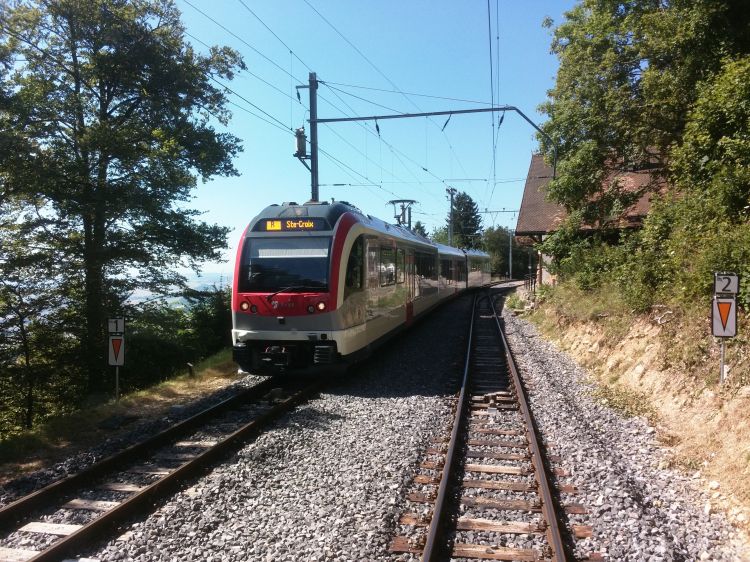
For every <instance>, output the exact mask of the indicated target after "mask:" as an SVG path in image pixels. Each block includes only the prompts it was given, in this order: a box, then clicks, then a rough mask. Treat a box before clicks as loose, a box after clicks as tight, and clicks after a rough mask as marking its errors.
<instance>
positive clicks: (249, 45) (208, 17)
mask: <svg viewBox="0 0 750 562" xmlns="http://www.w3.org/2000/svg"><path fill="white" fill-rule="evenodd" d="M182 1H183V2H185V4H187V5H188V6H190V7H191V8H193V9H194V10H195V11H196V12H198V13H199V14H201V15H202V16H203V17H205V18H206V19H208V20H210V21H212V22H213V23H214V24H216V25H218V26H219V27H220V28H221V29H223V30H224V31H226V32H227V33H229V35H231V36H232V37H234V38H235V39H237V40H238V41H240V42H241V43H242V44H244V45H246V46H247V47H248V48H249V49H252V51H253V52H255V53H256V54H257V55H259V56H260V57H262V58H263V59H265V60H266V61H267V62H269V63H270V64H272V65H273V66H275V67H276V68H278V69H279V70H280V71H281V72H283V73H284V74H286V75H287V76H291V77H292V78H294V79H295V80H297V82H302V80H300V79H299V78H297V77H296V76H294V75H293V74H291V73H290V72H289V71H288V70H287V69H285V68H284V67H283V66H281V65H280V64H279V63H277V62H276V61H274V60H273V59H271V58H270V57H268V56H267V55H265V54H264V53H262V52H261V51H259V50H258V49H256V48H255V47H253V46H252V45H251V44H250V43H248V42H247V41H245V40H244V39H243V38H242V37H240V36H239V35H237V34H236V33H234V32H233V31H232V30H230V29H229V28H227V27H226V26H224V25H222V24H221V23H220V22H218V21H217V20H216V19H214V18H212V17H211V16H209V15H208V14H207V13H206V12H204V11H203V10H201V9H200V8H198V7H197V6H196V5H195V4H193V3H192V2H190V0H182ZM303 64H304V63H303Z"/></svg>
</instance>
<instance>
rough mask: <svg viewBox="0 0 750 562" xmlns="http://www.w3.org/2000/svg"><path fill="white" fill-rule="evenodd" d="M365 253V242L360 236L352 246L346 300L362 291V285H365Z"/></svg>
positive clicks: (345, 282)
mask: <svg viewBox="0 0 750 562" xmlns="http://www.w3.org/2000/svg"><path fill="white" fill-rule="evenodd" d="M364 253H365V241H364V238H363V237H362V236H359V237H358V238H357V239H356V240H355V241H354V244H353V245H352V251H351V253H350V254H349V261H347V263H346V278H345V281H344V298H346V297H348V296H349V295H350V294H352V293H356V292H357V291H361V290H362V285H363V284H364V279H363V277H364Z"/></svg>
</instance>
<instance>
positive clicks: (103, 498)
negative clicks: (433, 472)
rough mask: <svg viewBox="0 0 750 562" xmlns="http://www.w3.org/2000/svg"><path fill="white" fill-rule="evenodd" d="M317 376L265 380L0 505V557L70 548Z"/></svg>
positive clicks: (251, 427) (179, 478)
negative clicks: (74, 471)
mask: <svg viewBox="0 0 750 562" xmlns="http://www.w3.org/2000/svg"><path fill="white" fill-rule="evenodd" d="M322 384H323V382H322V381H320V380H319V381H315V382H313V383H311V384H302V383H301V382H298V381H288V382H282V383H280V382H279V381H276V380H273V381H272V380H270V379H269V380H266V381H263V382H262V383H260V384H258V385H255V386H253V387H250V388H248V389H246V390H245V391H244V392H242V393H240V394H238V395H235V396H234V397H232V398H229V399H227V400H225V401H223V402H221V403H219V404H217V405H215V406H213V407H212V408H209V409H207V410H204V411H203V412H200V413H199V414H196V415H195V416H192V417H191V418H189V419H187V420H184V421H182V422H180V423H178V424H176V425H174V426H172V427H171V428H169V429H168V430H165V431H163V432H161V433H159V434H157V435H155V436H153V437H151V438H150V439H148V440H146V441H143V442H141V443H138V444H136V445H132V446H131V447H129V448H127V449H125V450H123V451H121V452H119V453H117V454H115V455H112V456H110V457H108V458H106V459H104V460H102V461H100V462H98V463H96V464H94V465H91V466H90V467H88V468H86V469H85V470H83V471H81V472H79V473H77V474H74V475H71V476H68V477H66V478H64V479H62V480H59V481H57V482H54V483H52V484H50V485H48V486H46V487H45V488H42V489H40V490H38V491H36V492H34V493H32V494H30V495H28V496H25V497H23V498H20V499H18V500H16V501H15V502H13V503H11V504H9V505H7V506H5V507H4V508H2V509H0V562H30V561H33V562H43V561H44V562H47V561H57V560H62V559H64V558H65V557H66V556H75V555H78V554H80V553H81V552H83V551H84V550H85V549H86V548H87V547H91V546H93V545H95V544H96V543H97V542H99V541H102V540H104V539H106V538H107V537H109V536H111V534H112V533H113V532H116V531H117V528H118V525H120V524H122V523H123V522H124V521H126V520H127V519H129V518H132V517H134V516H137V515H142V514H144V513H147V512H150V511H153V510H154V509H155V507H154V505H155V502H156V500H158V499H159V498H161V497H164V496H166V495H168V494H170V493H173V492H174V491H175V490H177V489H178V488H179V486H181V485H182V484H184V483H185V482H186V481H188V480H189V479H192V478H194V477H195V476H196V475H198V474H200V473H201V472H202V471H205V470H206V469H207V468H208V467H209V466H210V465H211V464H212V463H215V462H216V461H217V460H219V459H220V458H222V456H224V455H226V454H227V452H228V451H231V450H234V449H236V448H237V447H238V446H239V445H240V444H242V443H243V442H245V441H246V440H247V439H248V438H249V437H251V436H253V435H256V434H257V433H259V432H260V431H262V429H263V428H264V427H265V426H267V425H268V424H269V423H270V422H271V421H273V420H274V419H276V418H278V417H279V416H280V415H282V414H283V413H284V412H287V411H289V410H291V409H292V408H294V407H295V406H296V405H297V404H299V403H300V402H302V401H303V400H305V399H306V398H307V397H309V396H310V395H312V394H313V393H315V392H316V391H318V390H319V389H320V388H321V386H322Z"/></svg>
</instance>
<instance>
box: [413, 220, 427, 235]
mask: <svg viewBox="0 0 750 562" xmlns="http://www.w3.org/2000/svg"><path fill="white" fill-rule="evenodd" d="M412 231H413V232H414V233H415V234H419V235H420V236H424V237H425V238H427V230H425V227H424V225H423V224H422V221H417V222H415V223H414V226H413V227H412Z"/></svg>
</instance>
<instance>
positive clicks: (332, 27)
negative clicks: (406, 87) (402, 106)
mask: <svg viewBox="0 0 750 562" xmlns="http://www.w3.org/2000/svg"><path fill="white" fill-rule="evenodd" d="M303 1H304V2H305V4H307V5H308V6H309V7H310V9H311V10H312V11H313V12H315V13H316V14H317V15H318V16H319V17H320V18H321V19H322V20H323V21H324V22H325V23H326V24H328V26H329V27H330V28H331V29H333V31H335V32H336V34H337V35H338V36H339V37H341V38H342V39H343V40H344V41H345V42H346V43H347V44H348V45H349V46H350V47H351V48H352V49H354V50H355V51H356V52H357V54H359V56H361V57H362V58H363V59H364V60H365V61H367V63H368V64H369V65H370V66H371V67H372V68H373V69H375V71H376V72H377V73H378V74H380V75H381V76H382V77H383V78H384V79H385V80H386V81H387V82H388V83H389V84H390V85H391V86H392V87H393V88H394V89H395V90H396V91H397V92H398V93H400V94H401V95H402V96H403V97H404V98H405V99H406V101H408V102H409V103H410V104H411V105H412V106H414V107H415V108H416V109H417V110H418V111H419V112H420V113H422V112H423V110H422V108H420V107H419V106H418V105H417V104H416V103H414V100H412V99H411V98H410V97H409V96H408V95H406V94H405V93H404V91H403V90H401V88H399V87H398V86H397V85H396V84H395V83H394V82H393V80H391V79H390V78H388V76H386V75H385V73H384V72H383V71H382V70H380V69H379V68H378V67H377V65H375V63H374V62H372V61H371V60H370V59H369V58H367V56H366V55H365V54H364V53H363V52H362V51H360V50H359V49H358V48H357V46H356V45H355V44H354V43H352V42H351V41H350V40H349V39H347V37H346V36H345V35H344V34H343V33H341V31H339V30H338V28H336V26H335V25H333V24H332V23H331V22H330V21H329V20H328V19H327V18H326V17H325V16H324V15H323V14H321V13H320V12H319V11H318V10H317V9H316V8H315V6H313V5H312V4H311V3H310V1H309V0H303ZM427 119H428V120H429V121H430V122H431V123H432V124H433V125H434V126H435V127H437V128H438V129H440V125H438V124H437V123H436V122H435V120H434V119H432V118H431V117H428V118H427ZM441 132H442V134H443V137H444V138H445V141H446V143H447V144H448V148H449V149H450V151H451V153H452V154H453V157H454V158H455V159H456V161H457V162H458V165H459V166H460V168H461V170H462V171H463V173H464V174H467V172H466V169H465V168H464V166H463V164H462V163H461V160H460V159H459V158H458V155H457V154H456V151H455V150H454V148H453V145H452V144H451V142H450V139H449V138H448V134H447V133H446V132H445V131H441Z"/></svg>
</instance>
